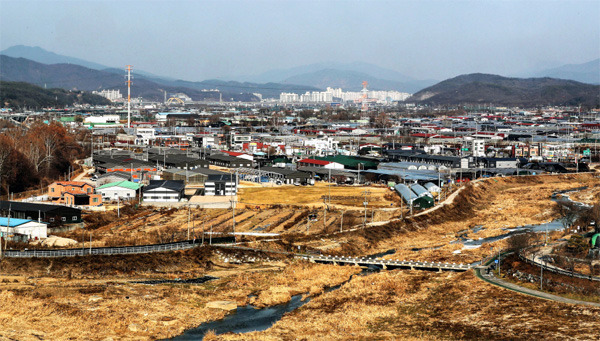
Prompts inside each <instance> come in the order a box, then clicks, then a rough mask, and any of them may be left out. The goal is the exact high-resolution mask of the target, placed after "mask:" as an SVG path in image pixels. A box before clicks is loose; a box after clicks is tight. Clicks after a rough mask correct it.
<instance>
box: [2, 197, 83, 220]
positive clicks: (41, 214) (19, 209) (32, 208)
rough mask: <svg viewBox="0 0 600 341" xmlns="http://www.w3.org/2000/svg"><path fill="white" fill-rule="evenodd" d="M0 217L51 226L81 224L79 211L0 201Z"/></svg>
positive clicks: (70, 208) (69, 208) (57, 206)
mask: <svg viewBox="0 0 600 341" xmlns="http://www.w3.org/2000/svg"><path fill="white" fill-rule="evenodd" d="M0 215H1V216H5V217H7V216H9V215H10V216H11V217H15V218H19V219H28V220H38V221H42V222H46V223H50V224H52V225H61V224H71V223H81V209H79V208H75V207H67V206H62V205H50V204H38V203H29V202H21V201H0Z"/></svg>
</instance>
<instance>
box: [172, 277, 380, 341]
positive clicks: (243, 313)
mask: <svg viewBox="0 0 600 341" xmlns="http://www.w3.org/2000/svg"><path fill="white" fill-rule="evenodd" d="M377 271H379V269H378V268H376V267H372V268H367V269H363V271H361V272H360V273H359V274H357V275H355V276H365V275H368V274H370V273H374V272H377ZM353 277H354V276H352V277H350V279H348V281H346V282H344V283H342V284H340V285H336V286H334V287H331V288H328V289H327V290H325V292H331V291H334V290H337V289H339V288H340V287H341V286H342V285H343V284H345V283H348V282H349V281H350V280H351V279H352V278H353ZM302 296H303V295H302V294H299V295H295V296H292V299H291V300H290V301H289V302H288V303H284V304H279V305H275V306H271V307H266V308H261V309H257V308H255V307H254V306H252V305H250V304H248V305H246V306H244V307H238V308H237V309H236V310H235V312H234V313H232V314H230V315H227V316H225V318H223V319H221V320H216V321H211V322H207V323H203V324H201V325H200V326H198V327H196V328H192V329H188V330H187V331H185V332H184V333H183V334H181V335H179V336H175V337H173V338H171V339H170V340H178V341H184V340H185V341H191V340H202V339H203V338H204V335H205V334H206V333H207V332H208V331H209V330H212V331H214V332H215V333H216V334H223V333H229V332H232V333H248V332H253V331H262V330H266V329H269V328H270V327H271V326H272V325H273V324H275V322H277V321H279V320H280V319H281V318H282V317H283V315H285V314H286V313H289V312H291V311H293V310H296V309H297V308H300V307H301V306H303V305H304V304H306V303H308V302H310V297H306V298H305V299H304V300H302Z"/></svg>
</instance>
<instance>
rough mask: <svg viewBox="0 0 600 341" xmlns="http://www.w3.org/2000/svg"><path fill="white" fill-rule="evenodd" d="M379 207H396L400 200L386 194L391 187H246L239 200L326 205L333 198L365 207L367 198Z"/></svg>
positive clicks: (336, 200)
mask: <svg viewBox="0 0 600 341" xmlns="http://www.w3.org/2000/svg"><path fill="white" fill-rule="evenodd" d="M365 191H367V192H370V193H369V194H367V202H369V205H370V206H375V207H393V206H394V204H395V203H396V202H393V201H391V200H389V199H387V198H386V194H390V193H392V191H391V190H390V189H388V188H387V187H371V186H369V187H355V186H336V185H334V184H332V186H331V188H329V186H328V185H327V184H326V183H322V182H318V183H316V184H315V185H314V186H289V185H288V186H278V187H264V188H261V187H253V188H242V189H241V190H240V193H239V196H238V200H239V201H240V202H241V203H245V204H248V205H311V206H319V207H320V206H323V205H324V204H323V199H324V198H327V199H329V196H330V194H331V204H333V205H336V206H350V207H357V206H358V207H362V206H363V202H364V201H365V200H364V199H365V195H364V192H365Z"/></svg>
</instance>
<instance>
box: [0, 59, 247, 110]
mask: <svg viewBox="0 0 600 341" xmlns="http://www.w3.org/2000/svg"><path fill="white" fill-rule="evenodd" d="M0 79H1V80H3V81H15V82H26V83H31V84H35V85H38V86H41V87H50V88H63V89H68V90H84V91H93V90H103V89H119V90H121V93H122V94H126V93H127V87H126V85H125V80H124V78H123V76H121V75H119V74H116V73H111V72H105V71H99V70H93V69H89V68H86V67H83V66H79V65H73V64H52V65H46V64H41V63H37V62H34V61H31V60H28V59H24V58H12V57H8V56H4V55H0ZM163 90H164V91H167V93H177V92H183V93H185V94H187V95H188V96H190V97H191V98H192V99H193V100H219V93H217V92H214V91H213V92H211V91H200V90H196V89H190V88H185V87H174V86H168V85H164V84H158V83H155V82H152V81H149V80H147V79H145V78H143V77H138V78H136V79H135V80H134V82H133V85H132V87H131V96H132V97H144V98H147V99H152V100H159V101H160V100H162V99H164V93H163ZM223 98H227V99H231V98H233V99H234V100H235V101H253V100H257V98H256V97H255V96H253V95H252V94H248V93H242V94H240V93H223Z"/></svg>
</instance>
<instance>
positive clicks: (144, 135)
mask: <svg viewBox="0 0 600 341" xmlns="http://www.w3.org/2000/svg"><path fill="white" fill-rule="evenodd" d="M135 135H136V137H137V138H136V140H135V144H149V143H150V141H154V139H155V138H156V130H154V128H137V129H136V130H135Z"/></svg>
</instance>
